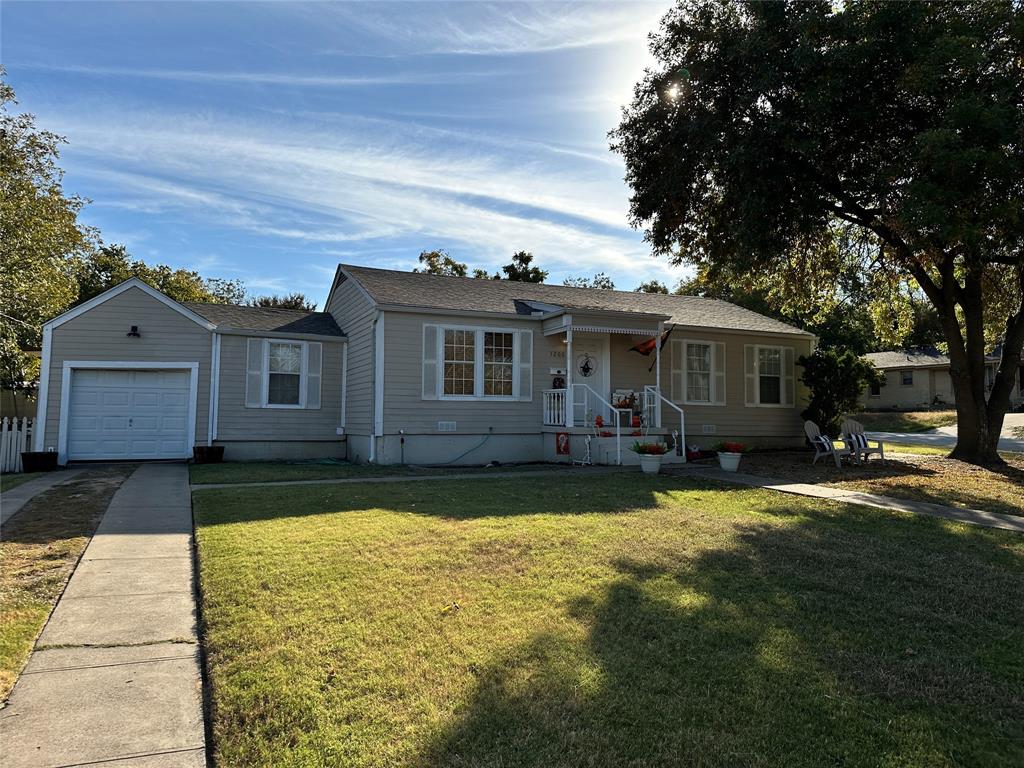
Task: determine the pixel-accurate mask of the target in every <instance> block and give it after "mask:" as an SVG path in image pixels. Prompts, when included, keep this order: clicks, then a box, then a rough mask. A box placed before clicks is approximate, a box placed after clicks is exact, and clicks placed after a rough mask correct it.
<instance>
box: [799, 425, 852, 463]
mask: <svg viewBox="0 0 1024 768" xmlns="http://www.w3.org/2000/svg"><path fill="white" fill-rule="evenodd" d="M804 433H805V434H806V435H807V439H808V440H810V441H811V445H812V446H814V461H812V462H811V464H817V463H818V459H820V458H822V457H823V456H831V457H832V458H833V459H834V460H835V462H836V466H837V467H842V464H840V459H841V458H842V457H843V456H846V457H847V458H854V454H853V451H852V450H851V449H850V447H849V446H848V445H836V444H835V441H834V440H832V438H831V437H828V436H827V435H823V434H821V427H819V426H818V425H817V424H815V423H814V422H813V421H805V422H804Z"/></svg>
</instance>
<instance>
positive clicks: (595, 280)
mask: <svg viewBox="0 0 1024 768" xmlns="http://www.w3.org/2000/svg"><path fill="white" fill-rule="evenodd" d="M562 285H568V286H569V287H570V288H602V289H604V290H606V291H611V290H614V289H615V283H613V282H612V279H611V278H610V277H608V275H606V274H605V273H604V272H598V273H597V274H596V275H594V276H593V277H567V278H565V280H563V281H562Z"/></svg>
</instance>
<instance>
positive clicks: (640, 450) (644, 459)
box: [629, 440, 668, 475]
mask: <svg viewBox="0 0 1024 768" xmlns="http://www.w3.org/2000/svg"><path fill="white" fill-rule="evenodd" d="M629 450H631V451H632V452H633V453H635V454H636V455H637V456H639V457H640V469H642V470H643V471H644V474H647V475H656V474H658V472H660V471H661V459H662V457H663V456H664V455H665V454H666V453H668V446H667V445H665V443H641V442H640V441H639V440H637V441H636V442H635V443H633V445H631V446H630V448H629Z"/></svg>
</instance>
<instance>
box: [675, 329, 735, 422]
mask: <svg viewBox="0 0 1024 768" xmlns="http://www.w3.org/2000/svg"><path fill="white" fill-rule="evenodd" d="M682 342H683V367H682V371H683V399H682V400H677V401H676V402H678V403H682V404H683V405H711V406H716V405H717V406H719V407H721V406H724V405H725V403H724V402H716V400H717V398H716V397H715V395H716V394H717V392H715V363H716V362H717V360H716V359H715V346H716V345H715V342H713V341H709V340H707V339H683V340H682ZM689 344H704V345H706V346H708V347H710V348H711V369H710V370H709V371H708V397H709V398H710V399H709V400H691V399H690V397H689V394H690V393H689V389H690V388H689V386H688V383H687V382H688V380H689V375H690V359H689V356H688V355H687V354H686V347H687V345H689ZM722 399H723V400H724V399H725V398H722Z"/></svg>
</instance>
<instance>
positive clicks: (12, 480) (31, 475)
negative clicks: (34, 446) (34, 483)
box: [0, 472, 43, 492]
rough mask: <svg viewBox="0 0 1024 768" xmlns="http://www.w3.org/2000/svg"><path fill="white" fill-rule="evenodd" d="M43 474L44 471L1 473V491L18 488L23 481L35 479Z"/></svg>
mask: <svg viewBox="0 0 1024 768" xmlns="http://www.w3.org/2000/svg"><path fill="white" fill-rule="evenodd" d="M42 474H43V473H42V472H19V473H17V474H11V473H6V474H3V475H0V492H3V491H9V490H11V489H12V488H17V487H18V486H19V485H21V484H22V483H27V482H28V481H29V480H34V479H35V478H37V477H39V476H40V475H42Z"/></svg>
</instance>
